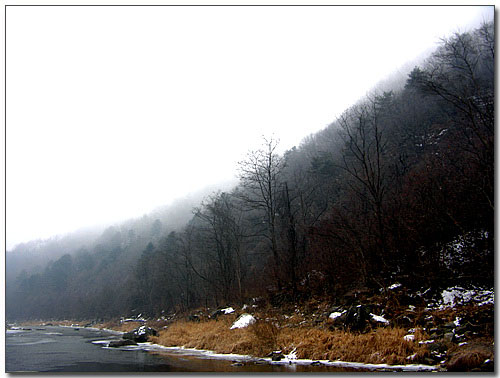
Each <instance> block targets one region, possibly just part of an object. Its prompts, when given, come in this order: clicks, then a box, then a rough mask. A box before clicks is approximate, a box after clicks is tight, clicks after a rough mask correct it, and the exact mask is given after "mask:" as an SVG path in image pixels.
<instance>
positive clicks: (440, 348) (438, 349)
mask: <svg viewBox="0 0 500 378" xmlns="http://www.w3.org/2000/svg"><path fill="white" fill-rule="evenodd" d="M427 349H428V350H429V352H431V353H432V352H435V353H443V352H444V351H445V350H446V349H447V348H446V345H444V344H443V343H440V342H436V343H432V344H427Z"/></svg>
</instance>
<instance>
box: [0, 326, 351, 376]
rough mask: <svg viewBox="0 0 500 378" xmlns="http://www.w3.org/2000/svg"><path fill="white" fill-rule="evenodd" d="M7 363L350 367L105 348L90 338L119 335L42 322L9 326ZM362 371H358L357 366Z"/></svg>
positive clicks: (122, 367)
mask: <svg viewBox="0 0 500 378" xmlns="http://www.w3.org/2000/svg"><path fill="white" fill-rule="evenodd" d="M5 336H6V337H5V365H6V371H7V372H8V373H11V372H247V373H249V372H290V373H292V372H346V371H354V370H347V369H341V368H335V367H327V366H296V365H285V366H283V365H269V364H259V363H256V362H245V363H243V365H241V366H239V364H237V365H235V364H234V361H230V360H214V359H203V358H197V357H194V356H182V355H176V354H175V353H168V352H154V353H151V352H146V351H144V350H140V349H137V348H136V349H132V350H127V349H126V348H124V349H115V348H103V346H105V344H93V343H92V341H99V340H116V339H119V338H120V336H116V335H113V334H111V333H109V332H106V331H101V330H99V331H97V330H91V329H86V328H80V329H78V330H76V329H74V328H68V327H58V326H53V327H52V326H44V327H33V328H31V329H30V330H8V331H7V333H6V335H5ZM358 371H359V370H358Z"/></svg>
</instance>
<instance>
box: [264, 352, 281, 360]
mask: <svg viewBox="0 0 500 378" xmlns="http://www.w3.org/2000/svg"><path fill="white" fill-rule="evenodd" d="M267 357H271V361H280V360H281V359H282V358H285V356H284V355H283V353H281V350H276V351H274V352H271V353H269V354H268V355H267Z"/></svg>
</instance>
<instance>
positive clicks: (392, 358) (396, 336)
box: [153, 318, 429, 364]
mask: <svg viewBox="0 0 500 378" xmlns="http://www.w3.org/2000/svg"><path fill="white" fill-rule="evenodd" d="M233 320H234V319H230V318H224V319H221V320H219V321H214V320H209V321H203V322H199V323H193V322H176V323H174V324H172V325H171V326H170V327H169V328H168V329H166V330H163V331H161V332H160V335H159V336H158V337H156V338H154V340H153V341H154V342H156V343H159V344H162V345H165V346H184V347H188V348H197V349H209V350H214V351H216V352H218V353H238V354H249V355H253V356H260V357H262V356H265V355H267V354H268V353H269V352H271V351H273V350H282V351H283V352H284V353H289V352H291V351H292V350H293V349H296V352H297V356H298V357H299V358H309V359H314V360H316V359H328V360H343V361H352V362H365V363H388V364H407V363H416V362H419V361H421V360H422V359H423V358H424V357H426V356H428V355H429V352H428V350H427V348H426V346H424V345H419V344H418V341H419V340H423V339H426V335H425V334H424V333H423V332H422V331H420V330H417V331H416V333H415V339H414V341H405V340H404V338H403V337H404V335H406V331H405V330H404V329H401V328H385V329H382V328H380V329H376V330H373V331H371V332H369V333H365V334H356V333H350V332H345V331H340V330H337V331H329V330H323V329H317V328H281V329H279V328H277V327H276V325H274V324H273V323H271V322H269V321H267V322H266V321H258V322H257V323H255V324H254V325H252V326H250V327H247V328H243V329H234V330H230V329H229V328H230V326H231V323H232V321H233ZM414 354H415V357H414V358H413V359H412V360H409V359H407V357H408V356H411V355H414Z"/></svg>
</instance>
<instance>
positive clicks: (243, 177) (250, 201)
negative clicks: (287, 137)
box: [239, 138, 284, 289]
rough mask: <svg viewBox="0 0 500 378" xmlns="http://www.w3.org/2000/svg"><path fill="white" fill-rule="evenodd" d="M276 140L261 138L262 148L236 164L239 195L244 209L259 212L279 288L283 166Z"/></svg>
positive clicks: (263, 234)
mask: <svg viewBox="0 0 500 378" xmlns="http://www.w3.org/2000/svg"><path fill="white" fill-rule="evenodd" d="M278 143H279V141H278V140H275V139H273V138H270V139H266V138H264V142H263V146H262V148H260V149H258V150H256V151H251V152H249V153H248V155H247V158H246V159H245V160H244V161H241V162H240V163H239V170H240V173H239V176H240V182H241V186H242V188H243V191H241V192H240V193H239V198H240V199H241V200H242V201H243V203H244V205H245V206H246V207H247V208H249V209H254V210H258V211H259V212H260V213H261V214H262V223H263V224H264V225H265V228H264V230H263V232H262V233H261V235H262V236H264V237H265V238H266V239H267V240H268V241H269V247H270V252H271V254H272V257H273V261H274V266H273V273H274V278H275V279H276V281H277V284H278V287H279V289H281V286H282V284H281V278H280V274H279V271H278V269H279V266H280V257H279V253H278V245H277V219H276V217H277V214H278V205H279V204H278V197H279V194H280V193H279V192H280V184H279V180H280V175H281V173H282V171H283V168H284V159H283V158H282V157H281V156H279V155H278V153H277V152H276V149H277V147H278Z"/></svg>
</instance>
